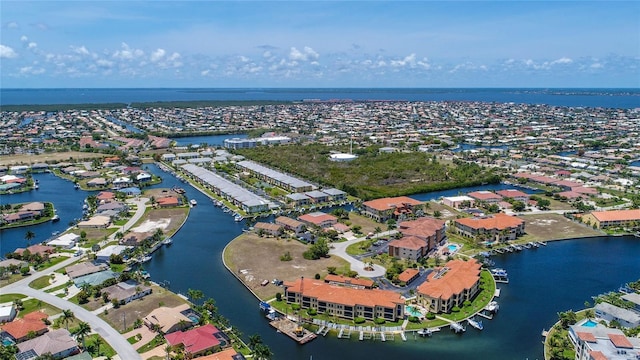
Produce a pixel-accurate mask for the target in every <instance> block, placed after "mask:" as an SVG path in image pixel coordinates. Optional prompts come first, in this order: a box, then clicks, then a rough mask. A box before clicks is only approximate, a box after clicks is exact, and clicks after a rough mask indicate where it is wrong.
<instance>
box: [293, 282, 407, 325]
mask: <svg viewBox="0 0 640 360" xmlns="http://www.w3.org/2000/svg"><path fill="white" fill-rule="evenodd" d="M284 286H285V294H284V298H285V299H286V301H287V302H288V303H295V304H300V306H301V307H302V308H303V309H315V310H317V311H318V312H319V313H326V314H328V315H335V316H339V317H342V318H347V319H355V318H356V317H362V318H365V319H367V320H374V319H375V318H382V319H385V320H388V321H397V320H398V319H401V318H402V317H403V316H404V300H403V299H402V297H401V296H400V294H398V293H396V292H394V291H389V290H379V289H354V288H351V287H346V286H336V285H331V284H327V283H325V282H323V281H320V280H313V279H305V278H300V279H298V280H296V281H293V282H285V284H284Z"/></svg>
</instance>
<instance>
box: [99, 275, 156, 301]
mask: <svg viewBox="0 0 640 360" xmlns="http://www.w3.org/2000/svg"><path fill="white" fill-rule="evenodd" d="M151 292H152V289H151V288H150V287H148V286H145V285H143V284H139V283H138V282H136V281H135V280H127V281H123V282H119V283H117V284H115V285H111V286H108V287H106V288H104V289H102V293H104V294H107V295H108V296H109V299H110V300H114V299H115V300H117V301H118V302H120V304H122V305H124V304H128V303H130V302H131V301H133V300H136V299H141V298H143V297H145V296H147V295H149V294H151Z"/></svg>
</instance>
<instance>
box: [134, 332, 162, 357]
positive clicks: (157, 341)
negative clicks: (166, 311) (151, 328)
mask: <svg viewBox="0 0 640 360" xmlns="http://www.w3.org/2000/svg"><path fill="white" fill-rule="evenodd" d="M165 342H166V340H165V339H164V337H163V336H162V335H157V336H156V337H154V338H153V339H152V340H151V341H149V342H148V343H146V344H144V345H142V346H141V347H140V348H139V349H138V354H142V353H146V352H147V351H149V350H151V349H155V348H156V347H157V346H159V345H162V344H164V343H165Z"/></svg>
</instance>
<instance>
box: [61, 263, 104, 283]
mask: <svg viewBox="0 0 640 360" xmlns="http://www.w3.org/2000/svg"><path fill="white" fill-rule="evenodd" d="M108 268H109V266H108V265H107V264H100V263H98V264H94V263H92V262H89V261H86V262H81V263H78V264H74V265H69V266H67V267H66V268H64V271H65V272H66V273H67V276H69V278H71V279H77V278H79V277H81V276H85V275H89V274H94V273H97V272H100V271H104V270H107V269H108Z"/></svg>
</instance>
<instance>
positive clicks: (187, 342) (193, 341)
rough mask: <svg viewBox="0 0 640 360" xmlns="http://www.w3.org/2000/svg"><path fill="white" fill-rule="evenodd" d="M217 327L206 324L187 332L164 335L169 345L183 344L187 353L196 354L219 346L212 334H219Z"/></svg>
mask: <svg viewBox="0 0 640 360" xmlns="http://www.w3.org/2000/svg"><path fill="white" fill-rule="evenodd" d="M219 332H220V330H218V328H217V327H215V326H213V325H211V324H207V325H204V326H200V327H197V328H194V329H191V330H187V331H176V332H172V333H171V334H167V335H165V336H164V337H165V339H167V342H168V343H169V344H170V345H172V346H173V345H177V344H183V345H184V348H185V350H186V351H187V352H189V353H191V354H197V353H199V352H201V351H205V350H208V349H211V348H214V347H216V346H218V345H220V341H219V340H218V339H216V337H215V336H214V334H217V333H219Z"/></svg>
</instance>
